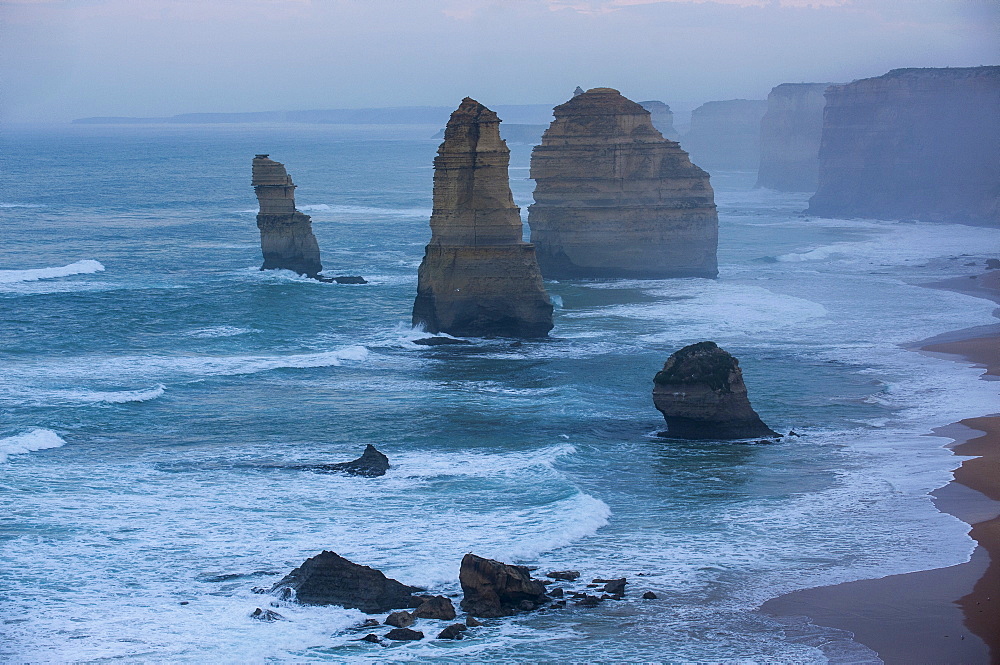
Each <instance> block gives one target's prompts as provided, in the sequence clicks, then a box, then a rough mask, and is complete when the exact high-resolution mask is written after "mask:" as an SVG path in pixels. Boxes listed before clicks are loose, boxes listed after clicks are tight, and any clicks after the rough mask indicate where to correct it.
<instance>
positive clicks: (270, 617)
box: [250, 607, 288, 623]
mask: <svg viewBox="0 0 1000 665" xmlns="http://www.w3.org/2000/svg"><path fill="white" fill-rule="evenodd" d="M250 618H251V619H256V620H257V621H266V622H268V623H271V622H272V621H288V619H286V618H285V617H283V616H282V615H281V614H278V613H277V612H275V611H274V610H265V609H261V608H259V607H258V608H257V609H255V610H254V611H253V612H251V613H250Z"/></svg>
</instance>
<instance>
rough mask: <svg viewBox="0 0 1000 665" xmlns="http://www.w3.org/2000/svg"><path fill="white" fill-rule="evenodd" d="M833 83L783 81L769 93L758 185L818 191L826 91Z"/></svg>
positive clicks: (761, 136) (791, 189)
mask: <svg viewBox="0 0 1000 665" xmlns="http://www.w3.org/2000/svg"><path fill="white" fill-rule="evenodd" d="M831 85H833V84H832V83H782V84H781V85H779V86H775V87H774V88H773V89H772V90H771V93H770V94H769V95H768V96H767V112H766V113H765V114H764V117H763V118H761V121H760V168H759V169H758V170H757V187H767V188H768V189H776V190H778V191H782V192H815V191H816V186H817V183H818V182H819V146H820V140H821V139H822V136H823V107H824V106H826V98H825V97H824V96H823V93H824V92H826V89H827V88H828V87H830V86H831Z"/></svg>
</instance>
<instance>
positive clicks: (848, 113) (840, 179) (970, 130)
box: [809, 66, 1000, 224]
mask: <svg viewBox="0 0 1000 665" xmlns="http://www.w3.org/2000/svg"><path fill="white" fill-rule="evenodd" d="M809 212H810V213H813V214H816V215H821V216H847V217H875V218H880V219H900V218H914V219H920V220H926V221H976V222H979V223H983V222H985V223H992V224H1000V66H991V67H966V68H947V69H896V70H893V71H891V72H889V73H888V74H885V75H883V76H879V77H876V78H870V79H862V80H860V81H854V82H853V83H848V84H846V85H839V86H833V87H831V88H830V89H829V90H827V92H826V111H825V113H824V118H823V140H822V144H821V146H820V168H819V188H818V189H817V191H816V194H815V195H814V196H813V197H812V199H811V200H810V201H809Z"/></svg>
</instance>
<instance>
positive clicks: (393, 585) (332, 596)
mask: <svg viewBox="0 0 1000 665" xmlns="http://www.w3.org/2000/svg"><path fill="white" fill-rule="evenodd" d="M285 590H290V591H294V592H295V593H294V596H295V600H296V601H298V602H300V603H303V604H305V605H340V606H341V607H347V608H352V607H353V608H357V609H359V610H361V611H362V612H366V613H368V614H374V613H377V612H388V611H389V610H394V609H400V608H406V607H411V606H412V605H414V604H415V603H416V602H419V599H414V598H413V594H414V593H416V592H418V591H421V589H419V588H417V587H411V586H407V585H405V584H403V583H401V582H397V581H396V580H394V579H391V578H388V577H386V576H385V575H384V574H383V573H382V572H381V571H379V570H375V569H374V568H369V567H368V566H362V565H359V564H356V563H353V562H351V561H348V560H347V559H345V558H344V557H342V556H340V555H338V554H337V553H335V552H329V551H324V552H321V553H320V554H317V555H316V556H314V557H312V558H309V559H306V560H305V562H304V563H303V564H302V565H301V566H299V567H298V568H296V569H295V570H293V571H292V572H290V573H289V574H288V575H286V576H285V577H284V578H282V579H281V580H280V581H279V582H277V583H276V584H275V585H274V586H273V587H271V591H273V592H285V593H288V592H287V591H285Z"/></svg>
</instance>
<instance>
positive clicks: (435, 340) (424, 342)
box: [413, 337, 472, 346]
mask: <svg viewBox="0 0 1000 665" xmlns="http://www.w3.org/2000/svg"><path fill="white" fill-rule="evenodd" d="M413 343H414V344H419V345H420V346H445V345H447V344H472V342H470V341H469V340H467V339H455V338H453V337H425V338H423V339H415V340H413Z"/></svg>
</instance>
